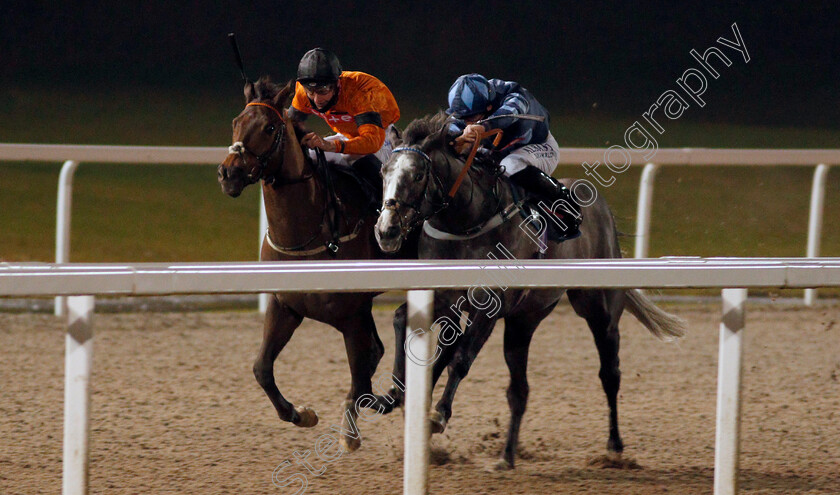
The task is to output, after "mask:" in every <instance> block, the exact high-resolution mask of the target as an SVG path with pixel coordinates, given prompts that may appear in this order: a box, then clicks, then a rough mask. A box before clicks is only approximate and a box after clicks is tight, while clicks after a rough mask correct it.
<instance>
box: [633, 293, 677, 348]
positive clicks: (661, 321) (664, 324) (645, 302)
mask: <svg viewBox="0 0 840 495" xmlns="http://www.w3.org/2000/svg"><path fill="white" fill-rule="evenodd" d="M624 307H625V308H626V309H627V310H628V311H630V313H631V314H632V315H633V316H635V317H636V318H637V319H638V320H639V321H640V322H641V323H642V325H644V326H645V327H646V328H647V329H648V330H650V333H652V334H653V335H654V336H656V338H658V339H661V340H676V339H678V338H680V337H682V336H683V335H685V332H686V330H687V329H688V323H687V322H686V321H685V320H684V319H682V318H680V317H679V316H676V315H672V314H671V313H668V312H666V311H663V310H662V309H660V308H659V307H657V306H656V305H655V304H653V301H651V300H650V298H648V297H647V296H646V295H645V294H644V293H643V292H642V291H640V290H638V289H631V290H628V291H627V300H626V303H625V305H624Z"/></svg>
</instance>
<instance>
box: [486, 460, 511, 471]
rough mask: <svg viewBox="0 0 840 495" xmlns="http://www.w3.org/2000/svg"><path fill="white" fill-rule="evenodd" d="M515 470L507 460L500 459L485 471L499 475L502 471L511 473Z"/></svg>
mask: <svg viewBox="0 0 840 495" xmlns="http://www.w3.org/2000/svg"><path fill="white" fill-rule="evenodd" d="M511 469H513V464H511V463H509V462H508V461H507V460H505V459H499V460H497V461H496V462H493V463H490V464H489V465H488V466H487V467H486V468H485V469H484V470H485V471H487V472H489V473H498V472H501V471H510V470H511Z"/></svg>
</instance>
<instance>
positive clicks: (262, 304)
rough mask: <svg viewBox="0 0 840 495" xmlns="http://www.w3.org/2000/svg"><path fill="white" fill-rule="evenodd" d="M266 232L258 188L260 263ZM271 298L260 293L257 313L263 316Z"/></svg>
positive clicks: (266, 223) (265, 219) (258, 246)
mask: <svg viewBox="0 0 840 495" xmlns="http://www.w3.org/2000/svg"><path fill="white" fill-rule="evenodd" d="M267 231H268V216H267V215H266V213H265V201H264V199H263V190H262V187H260V229H259V232H258V234H259V236H258V241H257V259H258V260H260V261H262V245H263V238H264V237H265V233H266V232H267ZM270 297H271V294H266V293H262V294H260V295H259V296H258V301H259V303H258V309H259V312H260V313H262V314H265V312H266V310H268V300H269V298H270Z"/></svg>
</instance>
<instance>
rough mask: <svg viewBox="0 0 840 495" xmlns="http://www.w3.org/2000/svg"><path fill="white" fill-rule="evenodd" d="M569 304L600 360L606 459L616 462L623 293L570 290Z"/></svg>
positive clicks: (621, 447) (619, 448)
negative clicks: (607, 419)
mask: <svg viewBox="0 0 840 495" xmlns="http://www.w3.org/2000/svg"><path fill="white" fill-rule="evenodd" d="M568 295H569V302H570V303H572V307H573V308H574V310H575V312H576V313H577V314H578V315H579V316H581V317H583V318H585V319H586V323H587V324H588V325H589V329H590V330H591V331H592V336H593V337H594V338H595V346H596V347H597V348H598V357H599V358H600V360H601V370H600V371H599V373H598V376H599V377H600V378H601V385H602V386H603V387H604V392H605V393H606V395H607V404H608V405H609V407H610V438H609V440H608V441H607V456H608V457H610V458H613V459H612V460H616V459H618V458H620V455H621V453H622V452H623V451H624V442H622V441H621V435H620V434H619V432H618V389H619V387H620V386H621V370H619V359H618V347H619V340H620V337H619V332H618V320H619V318H620V317H621V312H622V310H623V308H624V297H625V296H624V291H620V290H614V289H613V290H609V289H596V290H569V291H568Z"/></svg>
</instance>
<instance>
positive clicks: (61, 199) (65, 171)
mask: <svg viewBox="0 0 840 495" xmlns="http://www.w3.org/2000/svg"><path fill="white" fill-rule="evenodd" d="M78 166H79V162H77V161H74V160H67V161H66V162H64V165H62V167H61V173H60V174H59V176H58V201H57V204H56V213H55V262H56V263H67V262H68V261H70V211H71V209H72V205H73V174H75V172H76V167H78ZM66 310H67V298H66V297H64V296H58V297H56V298H55V311H54V313H55V315H56V316H64V314H65V313H66V312H67V311H66Z"/></svg>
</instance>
